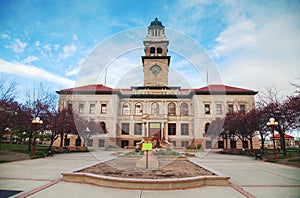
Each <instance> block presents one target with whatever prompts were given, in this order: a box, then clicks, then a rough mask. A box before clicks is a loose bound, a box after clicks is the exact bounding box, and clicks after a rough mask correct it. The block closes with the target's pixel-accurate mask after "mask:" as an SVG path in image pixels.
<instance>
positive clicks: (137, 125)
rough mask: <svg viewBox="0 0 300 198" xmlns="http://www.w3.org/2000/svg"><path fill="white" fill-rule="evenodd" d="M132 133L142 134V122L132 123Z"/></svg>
mask: <svg viewBox="0 0 300 198" xmlns="http://www.w3.org/2000/svg"><path fill="white" fill-rule="evenodd" d="M134 135H142V123H134Z"/></svg>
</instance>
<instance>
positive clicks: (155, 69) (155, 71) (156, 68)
mask: <svg viewBox="0 0 300 198" xmlns="http://www.w3.org/2000/svg"><path fill="white" fill-rule="evenodd" d="M161 70H162V69H161V67H160V66H158V65H157V64H155V65H153V66H152V67H151V68H150V71H151V72H152V73H153V74H154V75H157V74H159V73H160V72H161Z"/></svg>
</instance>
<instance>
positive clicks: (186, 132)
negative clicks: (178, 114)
mask: <svg viewBox="0 0 300 198" xmlns="http://www.w3.org/2000/svg"><path fill="white" fill-rule="evenodd" d="M181 135H189V124H187V123H185V124H181Z"/></svg>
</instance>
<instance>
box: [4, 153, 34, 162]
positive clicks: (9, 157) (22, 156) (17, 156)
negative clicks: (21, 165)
mask: <svg viewBox="0 0 300 198" xmlns="http://www.w3.org/2000/svg"><path fill="white" fill-rule="evenodd" d="M26 159H30V157H29V155H28V154H26V153H19V152H13V151H0V160H1V161H3V162H6V161H7V162H11V161H19V160H26Z"/></svg>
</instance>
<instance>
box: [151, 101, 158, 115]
mask: <svg viewBox="0 0 300 198" xmlns="http://www.w3.org/2000/svg"><path fill="white" fill-rule="evenodd" d="M151 113H152V114H158V113H159V105H158V103H157V102H154V103H152V104H151Z"/></svg>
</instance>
